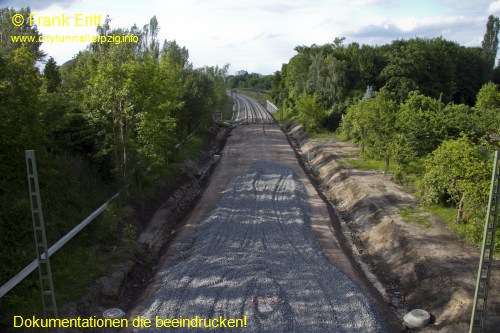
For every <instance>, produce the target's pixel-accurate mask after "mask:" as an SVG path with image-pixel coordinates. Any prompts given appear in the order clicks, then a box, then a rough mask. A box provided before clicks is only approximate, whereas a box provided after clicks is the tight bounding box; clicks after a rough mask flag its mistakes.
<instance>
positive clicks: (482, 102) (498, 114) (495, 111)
mask: <svg viewBox="0 0 500 333" xmlns="http://www.w3.org/2000/svg"><path fill="white" fill-rule="evenodd" d="M474 111H475V114H474V118H473V121H474V123H475V124H476V127H477V130H479V131H480V133H482V134H486V133H488V132H495V133H498V132H499V131H500V89H499V87H498V85H496V84H494V83H492V82H490V83H486V84H485V85H484V86H483V87H482V88H481V90H479V92H478V94H477V100H476V105H475V108H474Z"/></svg>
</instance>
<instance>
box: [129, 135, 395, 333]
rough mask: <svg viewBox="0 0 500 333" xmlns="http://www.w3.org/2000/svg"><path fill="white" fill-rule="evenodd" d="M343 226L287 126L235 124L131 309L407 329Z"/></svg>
mask: <svg viewBox="0 0 500 333" xmlns="http://www.w3.org/2000/svg"><path fill="white" fill-rule="evenodd" d="M338 233H339V231H338V228H337V227H333V226H332V216H331V211H329V209H328V207H327V205H326V204H325V202H324V201H323V200H322V199H321V197H320V196H319V195H318V192H317V191H316V189H315V187H314V186H313V185H312V183H311V182H310V180H309V178H308V177H307V176H306V174H305V173H304V171H303V169H302V168H301V166H300V164H299V162H298V161H297V158H296V155H295V153H294V151H293V150H292V149H291V147H290V145H289V142H288V141H287V138H286V136H285V135H284V134H283V132H282V131H281V130H280V128H279V127H278V126H276V125H264V128H263V126H262V125H242V126H239V127H236V128H234V129H233V130H232V132H231V135H230V137H229V138H228V140H227V143H226V146H225V148H224V150H223V151H222V157H221V159H220V161H219V163H218V164H217V166H216V168H215V170H214V171H213V174H212V175H211V177H210V179H209V182H208V184H207V187H206V189H205V191H204V193H203V195H202V197H201V198H200V200H199V202H198V204H197V205H196V206H195V207H194V209H193V210H192V212H191V213H190V214H189V215H188V216H187V218H186V220H185V222H184V223H183V227H182V228H181V229H180V230H179V233H178V237H177V238H176V240H175V241H174V242H173V244H172V246H170V248H169V249H168V250H167V251H166V253H165V256H164V259H163V260H162V263H161V264H160V265H159V268H158V269H157V274H156V277H155V279H154V283H153V284H152V285H151V286H150V287H149V288H148V289H147V291H146V292H145V293H144V294H143V296H142V297H141V300H140V302H139V304H138V305H137V307H136V308H135V309H134V310H133V311H131V312H129V318H133V317H135V316H137V315H142V316H144V317H149V318H152V319H154V318H155V317H156V316H158V317H161V318H179V317H183V318H194V317H195V316H199V317H202V318H219V316H222V317H224V318H243V317H245V316H246V320H247V321H246V327H245V328H243V329H241V328H240V329H238V331H241V332H287V333H289V332H336V333H339V332H386V331H389V332H397V331H399V328H395V327H396V326H397V324H396V325H395V324H394V320H393V319H391V318H392V315H391V313H390V311H389V310H388V309H387V305H386V304H385V303H384V302H383V301H382V299H381V297H380V296H379V295H378V294H377V292H376V291H375V290H374V288H372V287H371V286H370V284H369V283H368V282H367V281H366V279H365V278H364V276H363V274H362V273H361V272H360V271H359V270H358V268H357V266H356V265H354V264H352V260H351V258H350V257H349V256H348V255H346V253H345V252H344V250H343V248H342V246H341V243H340V242H339V240H338V239H339V238H340V239H342V238H341V236H340V235H339V234H338ZM175 330H176V331H177V332H190V331H192V329H189V328H177V329H175ZM155 331H158V329H157V328H155V327H154V326H153V327H152V328H149V329H148V328H141V329H135V330H134V332H155ZM215 331H228V330H224V329H221V328H219V329H216V330H215ZM229 331H231V330H229Z"/></svg>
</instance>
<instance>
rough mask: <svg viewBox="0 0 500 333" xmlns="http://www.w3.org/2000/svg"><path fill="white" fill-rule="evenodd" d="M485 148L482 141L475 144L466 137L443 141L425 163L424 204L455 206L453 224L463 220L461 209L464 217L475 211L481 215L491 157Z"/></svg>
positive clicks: (485, 196)
mask: <svg viewBox="0 0 500 333" xmlns="http://www.w3.org/2000/svg"><path fill="white" fill-rule="evenodd" d="M485 147H487V145H485V143H484V142H483V144H482V145H476V144H474V142H472V140H471V139H470V138H468V137H467V136H465V135H463V136H462V137H460V138H458V139H454V140H447V141H443V142H442V143H441V145H439V147H438V148H437V149H436V150H435V151H433V152H432V153H431V154H430V155H429V156H428V157H427V159H426V160H425V173H424V176H423V178H422V186H423V188H422V193H423V199H424V201H425V202H427V203H444V204H452V205H457V208H458V211H457V218H456V223H460V222H461V221H462V218H463V216H464V209H465V213H466V214H465V215H471V214H474V213H475V212H477V210H478V208H479V211H480V212H481V213H482V212H483V210H484V206H485V204H486V202H487V196H488V185H489V175H490V167H489V165H490V164H489V162H490V156H489V154H488V151H487V150H486V149H485ZM481 206H482V207H481ZM481 213H480V214H479V215H480V218H482V214H481Z"/></svg>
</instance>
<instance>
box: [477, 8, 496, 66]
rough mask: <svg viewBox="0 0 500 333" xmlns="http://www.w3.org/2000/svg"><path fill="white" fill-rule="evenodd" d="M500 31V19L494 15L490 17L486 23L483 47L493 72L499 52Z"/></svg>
mask: <svg viewBox="0 0 500 333" xmlns="http://www.w3.org/2000/svg"><path fill="white" fill-rule="evenodd" d="M499 30H500V19H499V18H498V17H495V16H493V15H490V16H489V17H488V22H487V23H486V32H485V34H484V37H483V41H482V42H481V45H482V47H483V51H484V54H485V56H486V60H487V62H488V64H489V69H490V70H492V69H493V67H494V66H495V59H496V57H497V51H498V31H499Z"/></svg>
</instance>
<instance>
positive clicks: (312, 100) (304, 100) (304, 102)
mask: <svg viewBox="0 0 500 333" xmlns="http://www.w3.org/2000/svg"><path fill="white" fill-rule="evenodd" d="M297 110H298V113H299V116H298V118H299V121H300V122H301V123H302V125H304V128H305V129H306V131H312V132H314V131H317V130H318V129H320V128H321V124H322V123H323V121H324V120H325V118H326V113H325V109H324V108H323V107H322V106H321V105H320V104H319V103H318V102H317V98H316V96H315V95H307V94H305V93H304V94H302V96H301V97H300V98H299V100H298V101H297Z"/></svg>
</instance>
